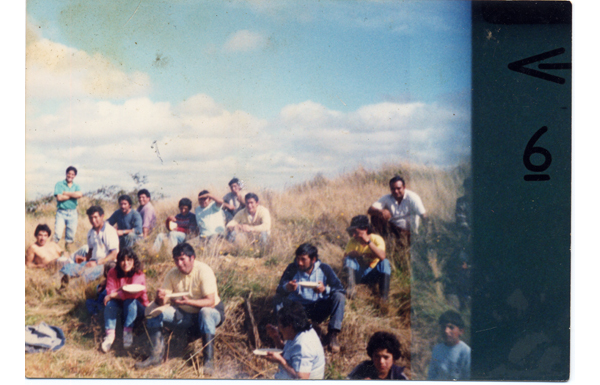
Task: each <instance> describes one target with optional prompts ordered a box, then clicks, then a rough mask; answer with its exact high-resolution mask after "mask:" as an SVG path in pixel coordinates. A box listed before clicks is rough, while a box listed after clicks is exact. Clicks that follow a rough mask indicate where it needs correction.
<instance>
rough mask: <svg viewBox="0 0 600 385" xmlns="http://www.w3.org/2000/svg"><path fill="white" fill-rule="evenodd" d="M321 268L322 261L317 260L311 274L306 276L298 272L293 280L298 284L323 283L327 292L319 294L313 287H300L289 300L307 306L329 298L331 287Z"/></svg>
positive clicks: (291, 294)
mask: <svg viewBox="0 0 600 385" xmlns="http://www.w3.org/2000/svg"><path fill="white" fill-rule="evenodd" d="M320 266H321V261H319V260H317V261H316V262H315V265H314V267H313V270H312V272H311V273H310V274H306V273H305V272H303V271H300V270H298V272H297V273H296V275H294V278H293V279H292V280H294V279H295V280H296V282H319V281H321V282H323V285H324V286H325V291H324V292H323V293H317V292H316V291H315V290H314V289H313V288H312V287H305V286H300V285H298V288H297V289H296V291H294V292H292V293H290V295H289V297H288V298H289V299H290V300H291V301H293V302H300V303H301V304H303V305H305V304H307V303H314V302H317V301H318V300H320V299H323V298H327V297H329V293H330V292H331V287H329V286H328V285H327V277H326V276H325V274H324V273H323V270H321V269H320V268H319V267H320Z"/></svg>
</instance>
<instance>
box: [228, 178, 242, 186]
mask: <svg viewBox="0 0 600 385" xmlns="http://www.w3.org/2000/svg"><path fill="white" fill-rule="evenodd" d="M234 183H235V184H237V185H238V186H239V184H240V180H239V179H238V178H235V177H234V178H233V179H232V180H230V181H229V187H231V185H232V184H234Z"/></svg>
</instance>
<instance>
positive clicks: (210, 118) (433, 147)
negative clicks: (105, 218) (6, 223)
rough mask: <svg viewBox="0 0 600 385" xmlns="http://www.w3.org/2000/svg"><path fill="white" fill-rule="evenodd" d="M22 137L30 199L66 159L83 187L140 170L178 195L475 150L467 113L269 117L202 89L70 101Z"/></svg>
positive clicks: (324, 112)
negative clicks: (157, 96) (167, 98)
mask: <svg viewBox="0 0 600 385" xmlns="http://www.w3.org/2000/svg"><path fill="white" fill-rule="evenodd" d="M26 138H27V157H26V160H27V172H26V174H27V188H28V191H27V193H28V197H33V196H35V195H36V194H37V193H43V192H44V191H45V192H46V193H49V192H51V187H52V186H53V185H54V183H56V181H55V179H56V178H59V179H60V177H62V175H63V174H64V168H65V167H66V166H67V165H69V164H74V165H75V166H76V167H78V168H79V170H80V174H79V176H78V178H79V182H80V184H81V185H82V187H83V189H84V190H85V191H89V190H92V189H95V188H98V187H100V186H102V185H112V184H119V185H121V186H123V187H127V186H129V185H132V182H131V179H130V178H129V174H128V173H129V172H132V173H135V172H141V173H142V174H145V175H148V177H149V179H150V184H149V186H148V187H149V188H151V189H154V191H163V192H165V193H167V194H170V195H174V196H178V195H179V194H181V191H184V192H185V193H187V192H189V191H190V190H192V189H193V190H195V189H196V188H199V187H201V186H202V185H205V186H208V185H222V186H226V183H227V181H228V180H229V179H230V178H231V177H232V176H234V175H236V176H238V177H242V178H243V179H244V180H247V181H252V182H253V183H254V185H256V186H262V187H275V188H277V187H282V186H283V185H285V184H286V183H291V182H300V181H302V180H304V179H307V178H311V177H313V176H314V174H316V173H317V172H322V173H324V174H326V175H333V174H336V173H338V172H340V171H342V170H351V169H353V168H355V167H357V166H359V165H365V166H374V167H376V166H378V165H380V164H381V163H384V162H399V161H409V162H415V163H431V164H436V165H452V164H456V163H457V162H458V161H459V160H460V159H462V158H463V157H464V156H466V155H468V154H469V140H470V122H469V114H468V113H467V112H466V111H456V110H451V109H449V107H443V106H439V105H435V104H425V103H391V102H385V103H378V104H372V105H366V106H363V107H361V108H359V109H357V110H356V111H351V112H341V111H336V110H331V109H328V108H326V107H325V106H323V105H320V104H318V103H315V102H312V101H306V102H303V103H298V104H293V105H288V106H286V107H284V108H283V109H282V110H281V112H280V114H279V116H278V117H276V118H274V119H272V120H270V121H267V120H264V119H259V118H257V117H255V116H252V115H251V114H249V113H246V112H244V111H228V110H226V109H225V108H224V107H223V106H221V105H219V104H218V103H216V102H215V101H214V100H213V99H212V98H210V97H209V96H208V95H204V94H199V95H195V96H193V97H191V98H189V99H187V100H186V101H184V102H182V103H180V104H178V105H174V106H173V105H171V104H170V103H165V102H153V101H151V100H149V99H147V98H135V99H130V100H127V101H126V102H124V103H114V102H108V101H96V102H93V101H90V100H84V101H80V102H73V103H69V104H64V105H63V106H61V107H60V108H58V109H57V110H56V111H55V112H54V113H51V114H46V115H42V116H39V117H36V118H32V119H28V120H27V131H26ZM154 141H156V145H155V147H152V146H153V143H154ZM156 147H158V151H159V154H160V157H159V154H157V152H156ZM57 180H58V179H57Z"/></svg>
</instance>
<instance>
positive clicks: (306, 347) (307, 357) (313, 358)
mask: <svg viewBox="0 0 600 385" xmlns="http://www.w3.org/2000/svg"><path fill="white" fill-rule="evenodd" d="M282 356H283V358H284V359H285V360H286V361H287V363H288V365H290V366H291V367H292V368H293V369H294V370H295V371H296V372H301V373H310V376H309V377H308V378H309V379H311V380H322V379H323V377H324V376H325V352H324V351H323V345H321V340H319V336H318V335H317V333H316V332H315V330H314V329H312V328H311V329H309V330H307V331H304V332H302V333H298V334H297V335H296V337H294V339H293V340H292V341H286V342H285V345H284V346H283V353H282ZM275 379H276V380H291V379H292V377H290V375H289V373H288V372H286V371H285V369H283V368H282V367H281V366H280V367H279V371H278V372H277V373H275Z"/></svg>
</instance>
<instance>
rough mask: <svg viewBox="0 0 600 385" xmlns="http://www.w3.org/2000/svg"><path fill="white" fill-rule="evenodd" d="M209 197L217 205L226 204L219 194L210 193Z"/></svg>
mask: <svg viewBox="0 0 600 385" xmlns="http://www.w3.org/2000/svg"><path fill="white" fill-rule="evenodd" d="M208 197H209V198H210V199H212V200H213V201H215V204H216V205H217V207H221V206H223V204H224V202H223V199H221V198H219V197H218V196H216V195H213V194H208Z"/></svg>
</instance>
